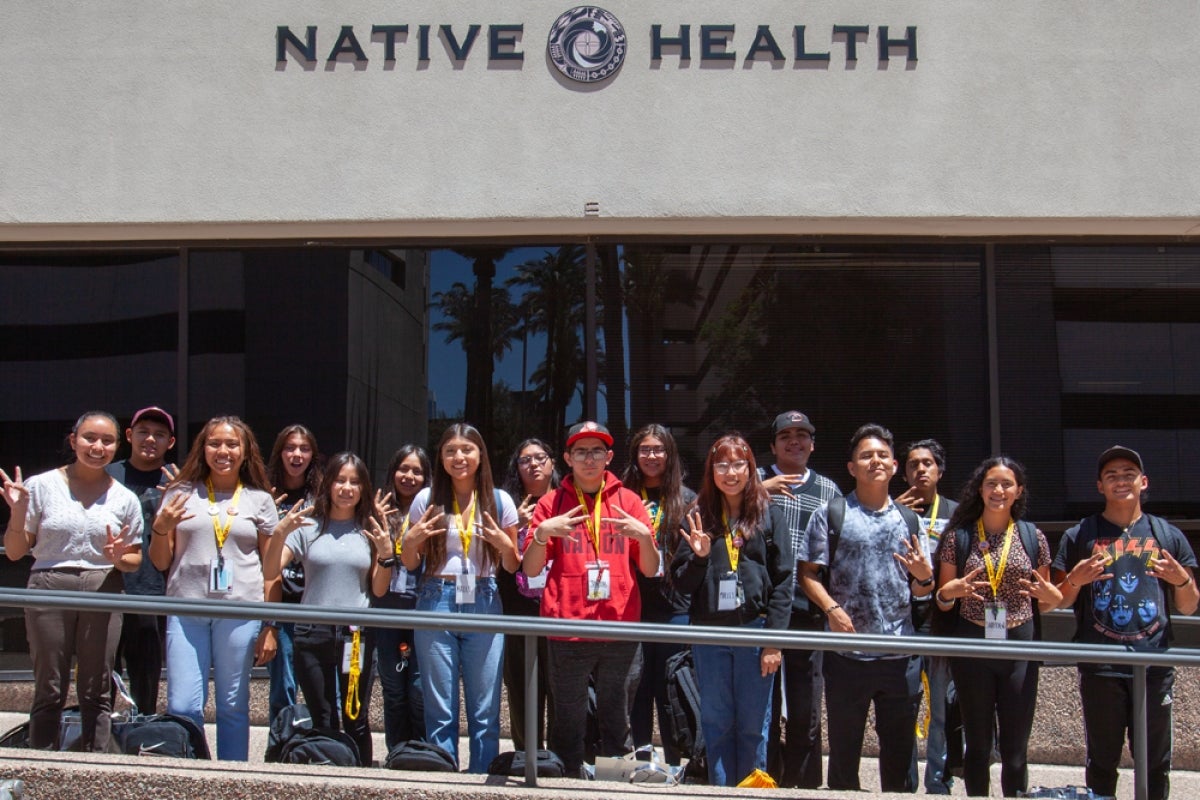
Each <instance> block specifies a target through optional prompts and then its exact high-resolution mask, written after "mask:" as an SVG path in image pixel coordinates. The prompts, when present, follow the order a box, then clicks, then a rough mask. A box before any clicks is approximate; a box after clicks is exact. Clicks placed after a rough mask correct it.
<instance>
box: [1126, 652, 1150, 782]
mask: <svg viewBox="0 0 1200 800" xmlns="http://www.w3.org/2000/svg"><path fill="white" fill-rule="evenodd" d="M1146 669H1147V667H1146V665H1145V664H1134V666H1133V719H1132V720H1131V722H1132V723H1133V798H1134V800H1148V798H1149V797H1150V770H1149V769H1148V766H1149V761H1150V757H1149V755H1148V754H1147V747H1146Z"/></svg>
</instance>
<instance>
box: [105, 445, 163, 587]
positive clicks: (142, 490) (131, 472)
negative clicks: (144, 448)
mask: <svg viewBox="0 0 1200 800" xmlns="http://www.w3.org/2000/svg"><path fill="white" fill-rule="evenodd" d="M106 469H107V471H108V474H109V475H112V476H113V477H114V478H116V479H117V480H118V481H119V482H120V483H121V485H122V486H124V487H125V488H126V489H128V490H129V491H131V492H133V493H134V494H135V495H137V498H138V502H140V503H141V504H142V522H143V525H144V528H143V530H142V565H141V566H140V567H138V568H137V570H136V571H134V572H126V573H123V574H122V577H123V578H124V579H125V593H126V594H138V595H160V594H164V593H166V590H167V575H166V573H165V572H159V571H158V570H156V569H155V568H154V564H152V563H151V562H150V537H151V536H153V535H154V533H153V529H152V526H153V525H154V515H155V514H157V513H158V504H159V503H160V502H161V501H162V492H160V491H159V490H158V484H159V483H161V482H162V481H163V480H164V477H163V474H162V470H159V469H153V470H142V469H138V468H137V467H135V466H133V465H132V464H130V463H129V460H128V459H126V460H124V461H114V462H113V463H111V464H109V465H108V467H106Z"/></svg>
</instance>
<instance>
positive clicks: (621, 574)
mask: <svg viewBox="0 0 1200 800" xmlns="http://www.w3.org/2000/svg"><path fill="white" fill-rule="evenodd" d="M612 443H613V439H612V435H611V434H610V433H609V432H608V429H607V428H605V427H604V426H603V425H600V424H599V423H596V422H581V423H578V424H576V425H574V426H572V427H571V429H570V431H569V432H568V433H567V447H566V452H565V453H564V454H563V458H564V459H565V460H566V462H567V466H568V467H570V469H571V474H569V475H567V476H566V477H565V478H563V481H562V485H561V486H559V488H558V489H556V490H555V491H553V492H551V493H549V494H547V495H545V496H543V497H542V499H541V500H540V501H538V504H537V508H536V509H535V510H534V512H533V518H532V519H531V520H530V522H529V534H530V535H529V539H528V544H527V546H526V549H525V555H524V560H523V567H522V568H523V569H524V570H525V574H526V575H528V576H530V577H536V576H537V575H539V574H540V573H541V571H542V568H543V567H544V566H546V565H547V564H549V565H550V571H549V574H548V575H547V577H546V588H545V592H544V593H543V594H542V606H541V608H542V616H543V617H553V618H557V619H572V620H574V619H579V620H603V621H605V622H612V621H622V622H638V621H639V620H640V619H641V613H642V603H641V597H640V596H639V595H638V587H637V580H636V578H635V576H634V570H635V569H636V570H640V571H641V573H642V574H643V575H646V576H647V577H651V576H653V575H654V574H655V573H657V572H658V564H659V553H658V550H657V548H656V547H655V544H654V534H653V532H652V531H651V523H650V517H649V515H648V514H647V513H646V508H645V506H644V505H642V500H641V498H640V497H638V496H637V495H636V494H634V493H633V492H631V491H630V490H628V489H626V488H624V487H622V486H621V481H620V480H619V479H618V478H617V476H616V475H614V474H613V473H611V472H609V471H608V464H609V462H610V461H612V457H613V453H612ZM549 653H550V682H551V695H552V697H553V702H554V726H553V730H551V731H550V744H551V748H552V749H553V750H554V752H556V753H557V754H558V756H559V757H560V758H561V759H562V760H563V763H564V765H565V766H566V772H567V775H570V776H573V777H574V776H578V777H585V774H584V772H583V763H584V734H585V731H586V729H587V707H588V702H587V691H588V676H589V675H590V676H592V678H593V679H594V681H595V686H596V718H597V722H598V723H599V728H600V743H599V752H598V754H599V755H601V756H621V755H625V754H626V753H627V752H629V751H630V750H631V749H633V743H632V741H631V738H630V732H629V698H630V697H631V693H632V689H633V688H634V687H636V686H637V684H638V680H639V678H640V675H641V663H640V662H641V655H640V653H639V645H638V644H637V643H636V642H611V641H597V640H594V639H581V638H579V637H557V638H556V637H551V638H550V640H549Z"/></svg>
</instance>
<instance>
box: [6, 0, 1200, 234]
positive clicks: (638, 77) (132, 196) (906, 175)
mask: <svg viewBox="0 0 1200 800" xmlns="http://www.w3.org/2000/svg"><path fill="white" fill-rule="evenodd" d="M603 5H604V7H605V8H606V9H608V10H609V11H611V12H613V13H614V14H615V15H616V16H617V17H618V18H619V19H620V21H621V23H622V24H623V25H624V27H625V29H626V32H627V34H628V54H627V58H626V61H625V63H624V66H623V67H622V69H621V70H620V72H619V73H618V74H617V75H616V76H615V77H614V78H612V79H611V80H609V81H608V82H606V83H604V84H601V85H599V86H597V85H589V86H585V85H582V84H574V83H572V82H570V81H568V80H566V79H565V78H562V77H561V76H559V75H558V73H557V72H556V71H555V70H554V68H553V67H552V65H551V64H550V62H549V60H548V58H547V55H546V37H547V33H548V31H549V29H550V25H551V24H552V23H553V21H554V20H555V18H556V17H557V16H558V15H559V14H560V13H562V12H563V11H565V10H567V9H568V8H569V7H570V6H571V3H568V2H561V1H556V2H549V1H548V0H537V1H536V2H522V3H519V4H518V3H506V4H497V3H493V2H482V1H481V0H467V1H464V0H457V1H456V2H449V3H447V2H441V1H440V0H439V1H438V2H434V1H433V0H417V1H416V2H410V3H404V4H395V3H386V2H379V1H372V0H350V1H349V2H340V3H335V4H331V3H328V2H323V1H322V2H318V1H317V0H305V1H303V2H301V1H297V0H286V1H285V0H260V1H259V2H255V3H249V4H247V3H234V2H228V1H224V2H213V1H212V0H205V1H204V2H199V0H177V1H176V2H170V3H161V2H149V0H114V2H111V3H82V2H55V1H51V2H43V3H19V4H18V3H9V4H6V6H5V10H4V14H3V18H2V19H0V107H2V108H3V109H4V114H3V116H2V117H0V241H20V240H31V239H71V238H99V239H104V238H122V237H125V238H172V237H178V236H187V235H190V236H194V237H198V238H210V237H217V236H226V237H227V236H249V237H257V236H267V237H287V236H297V237H303V236H309V235H317V234H319V235H360V234H369V235H470V234H484V233H514V234H519V233H531V232H544V233H547V234H555V233H587V232H597V233H603V232H620V233H624V234H632V233H653V234H663V233H712V232H716V233H720V232H723V231H726V230H728V231H731V232H738V233H754V232H765V233H805V232H839V231H850V232H866V233H870V232H874V233H889V232H896V231H899V232H910V233H953V232H970V231H973V230H984V231H992V232H997V233H1026V234H1038V233H1067V232H1081V233H1082V232H1096V233H1114V232H1117V233H1119V232H1142V233H1161V234H1188V233H1197V232H1200V169H1197V164H1200V137H1197V136H1196V135H1195V129H1196V127H1197V124H1196V123H1197V115H1198V114H1200V80H1197V77H1198V75H1197V66H1196V60H1195V55H1194V36H1195V32H1196V31H1197V30H1200V4H1197V3H1195V2H1194V0H1159V1H1158V2H1155V3H1139V4H1128V3H1095V2H1074V1H1072V2H1065V1H1064V2H1058V3H1046V2H1043V1H1042V0H1008V1H1007V2H1004V3H996V2H991V0H979V1H974V2H973V1H970V0H956V2H946V1H945V0H910V1H908V2H882V1H881V0H876V2H845V1H844V0H837V2H834V1H833V0H827V1H826V2H809V3H803V4H797V3H794V2H780V1H769V0H757V1H755V2H745V3H737V4H730V3H728V2H716V1H714V0H704V1H699V0H696V1H693V2H687V3H680V2H670V3H667V2H642V1H639V2H631V1H630V0H606V2H605V3H604V4H603ZM472 23H475V24H479V25H481V26H482V29H481V31H480V33H479V37H478V39H477V41H476V42H475V44H474V46H473V48H472V50H471V52H470V54H469V56H468V57H467V58H466V59H465V60H463V61H461V62H459V63H457V64H456V63H453V61H452V59H451V57H450V55H449V48H448V47H447V46H446V44H445V43H444V42H443V41H442V40H441V39H440V38H439V37H438V35H437V31H438V28H439V26H440V25H443V24H448V25H451V26H452V27H453V31H454V33H455V34H456V35H457V36H459V37H460V38H461V37H462V36H464V35H465V34H466V31H467V26H468V25H470V24H472ZM385 24H407V25H408V26H409V30H410V32H409V34H408V36H407V37H402V38H401V39H400V41H399V42H398V43H397V58H396V60H395V61H394V62H390V63H389V62H386V61H385V59H384V43H383V39H382V37H381V36H378V35H377V36H375V37H372V35H371V26H372V25H385ZM423 24H424V25H430V26H431V27H432V31H433V33H432V34H431V41H430V47H429V55H430V58H429V60H428V61H424V62H422V61H419V60H418V49H419V48H418V41H417V40H418V26H419V25H423ZM499 24H521V25H523V26H524V29H523V33H522V34H521V35H520V37H519V41H518V43H517V45H516V46H515V48H514V47H510V48H507V50H508V51H509V52H511V51H512V50H518V51H520V52H523V53H524V54H525V56H524V60H523V61H522V62H514V61H492V62H489V60H488V58H487V55H488V26H489V25H499ZM654 24H660V25H662V26H663V33H664V35H669V36H676V35H678V33H679V26H680V25H685V24H686V25H690V26H691V31H690V34H691V35H690V39H691V48H692V58H691V60H690V62H686V63H685V62H682V61H681V59H680V58H679V57H678V54H677V53H678V50H677V48H676V49H670V48H668V50H667V51H666V52H665V53H664V57H663V59H662V60H661V61H659V62H654V61H652V60H651V43H650V40H651V26H652V25H654ZM718 24H732V25H734V26H735V27H736V30H735V32H734V34H733V36H732V39H731V42H730V45H729V47H728V48H727V49H728V50H730V51H733V52H735V53H736V54H737V57H736V59H735V60H733V61H715V60H705V59H701V58H700V48H701V44H700V41H699V40H700V28H701V26H702V25H718ZM835 24H843V25H864V26H868V27H869V29H870V31H869V33H868V34H867V35H866V36H864V37H860V41H859V43H858V46H857V49H858V56H859V57H858V60H857V61H856V62H848V61H847V59H846V50H847V48H846V44H845V39H844V37H835V36H834V35H833V26H834V25H835ZM280 25H286V26H289V28H290V30H292V31H293V32H294V33H296V35H297V36H300V37H303V36H304V33H305V29H306V27H307V26H309V25H315V26H317V29H318V32H317V48H316V49H317V52H318V56H317V59H316V60H315V61H314V62H310V63H307V64H306V63H304V61H303V60H302V59H299V58H297V57H296V55H295V53H294V52H293V53H290V54H289V58H288V60H287V61H286V62H283V63H279V62H277V61H276V31H277V27H278V26H280ZM343 25H352V26H353V28H354V32H355V34H356V36H357V38H358V40H359V42H360V44H361V46H362V48H363V51H364V53H365V54H366V56H367V57H368V60H367V61H366V62H360V63H357V64H356V63H354V61H353V60H348V59H345V58H344V59H343V60H341V61H338V62H329V61H327V58H328V55H329V52H330V50H332V48H333V47H334V44H335V40H336V39H337V37H338V34H339V30H340V29H341V26H343ZM759 25H769V26H770V28H771V32H772V35H773V36H774V37H775V39H776V41H777V42H778V44H779V46H780V48H781V50H782V52H783V53H784V55H785V58H784V60H782V61H772V60H771V59H770V58H761V59H759V60H757V61H755V62H752V63H748V62H747V61H746V59H745V56H746V53H747V52H748V50H749V49H750V46H751V43H752V41H753V40H754V38H755V35H756V28H757V26H759ZM796 25H805V26H806V34H805V42H806V48H807V51H808V52H820V51H828V52H829V53H830V60H829V61H828V62H827V63H824V64H822V63H820V62H803V63H801V62H797V61H796V60H795V58H794V49H795V40H794V37H793V29H794V26H796ZM880 25H887V26H889V29H890V36H891V37H893V38H898V37H901V36H903V35H904V31H905V29H906V27H907V26H916V27H917V37H918V38H917V41H918V59H919V60H918V61H916V62H908V61H906V58H905V52H904V50H903V49H893V50H892V57H891V59H890V60H889V61H888V62H886V64H885V63H883V62H881V61H880V60H879V57H878V44H877V42H878V28H879V26H880ZM814 64H815V66H814ZM588 201H596V202H598V203H599V208H600V214H599V218H585V217H584V204H585V203H586V202H588ZM91 226H96V227H91Z"/></svg>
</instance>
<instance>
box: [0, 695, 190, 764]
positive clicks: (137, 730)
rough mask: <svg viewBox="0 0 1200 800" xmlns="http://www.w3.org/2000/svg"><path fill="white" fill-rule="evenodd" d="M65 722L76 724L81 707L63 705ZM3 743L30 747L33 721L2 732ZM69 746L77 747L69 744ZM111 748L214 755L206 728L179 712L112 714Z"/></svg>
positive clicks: (133, 753) (0, 740) (129, 751)
mask: <svg viewBox="0 0 1200 800" xmlns="http://www.w3.org/2000/svg"><path fill="white" fill-rule="evenodd" d="M63 717H64V720H63V723H62V724H63V726H64V727H65V726H67V725H71V724H75V723H76V722H77V721H78V717H79V707H78V706H70V707H68V708H65V709H63ZM59 738H60V743H63V744H68V745H71V744H74V743H75V742H76V738H75V737H71V736H65V737H64V736H63V735H61V734H60V737H59ZM0 747H29V722H28V721H26V722H22V723H21V724H20V725H18V726H16V727H15V728H13V729H11V730H9V731H7V732H5V733H4V734H3V735H2V736H0ZM67 749H74V747H73V746H68V747H67ZM108 752H110V753H124V754H126V755H131V756H164V757H169V758H203V759H209V758H211V757H212V756H211V755H210V753H209V750H208V741H207V740H206V739H205V738H204V731H203V730H201V729H200V727H199V726H197V725H196V723H195V722H193V721H192V720H190V719H188V718H187V717H180V716H176V715H175V714H149V715H146V714H138V713H137V712H136V710H135V711H134V712H133V713H131V714H128V715H126V714H113V715H112V736H111V738H110V739H109V743H108Z"/></svg>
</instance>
